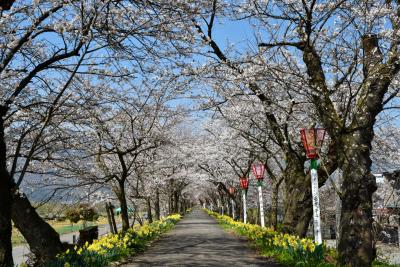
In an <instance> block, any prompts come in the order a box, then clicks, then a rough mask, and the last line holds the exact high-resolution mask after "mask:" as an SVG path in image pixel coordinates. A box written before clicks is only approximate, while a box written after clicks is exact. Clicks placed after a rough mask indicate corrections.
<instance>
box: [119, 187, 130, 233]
mask: <svg viewBox="0 0 400 267" xmlns="http://www.w3.org/2000/svg"><path fill="white" fill-rule="evenodd" d="M118 185H119V188H118V192H117V196H118V200H119V204H120V206H121V220H122V231H123V232H126V231H127V230H128V229H129V215H128V204H127V202H126V195H125V180H121V181H120V182H119V183H118Z"/></svg>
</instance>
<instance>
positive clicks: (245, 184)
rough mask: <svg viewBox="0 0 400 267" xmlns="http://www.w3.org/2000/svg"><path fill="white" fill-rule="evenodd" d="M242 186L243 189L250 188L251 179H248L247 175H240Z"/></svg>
mask: <svg viewBox="0 0 400 267" xmlns="http://www.w3.org/2000/svg"><path fill="white" fill-rule="evenodd" d="M239 180H240V187H241V188H242V189H243V190H247V189H248V188H249V179H247V178H246V177H240V179H239Z"/></svg>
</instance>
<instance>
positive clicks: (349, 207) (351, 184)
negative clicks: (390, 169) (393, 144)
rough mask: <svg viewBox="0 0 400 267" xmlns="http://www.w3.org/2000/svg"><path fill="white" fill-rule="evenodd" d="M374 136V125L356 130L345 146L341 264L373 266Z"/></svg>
mask: <svg viewBox="0 0 400 267" xmlns="http://www.w3.org/2000/svg"><path fill="white" fill-rule="evenodd" d="M372 137H373V129H372V128H371V129H369V130H365V129H364V130H363V131H357V132H356V133H353V135H352V137H349V138H347V140H348V141H349V142H348V143H347V145H346V147H344V151H346V152H347V153H346V157H345V161H344V164H343V184H342V211H341V217H340V237H339V244H338V251H339V264H340V265H341V266H347V265H350V266H356V267H361V266H371V263H372V261H373V260H374V257H375V256H376V251H375V248H374V246H373V231H372V222H373V218H372V194H373V193H374V192H375V190H376V183H375V177H374V176H373V175H372V173H371V171H370V170H371V163H372V161H371V159H370V149H371V140H372ZM352 139H353V140H352ZM354 144H357V146H355V145H354ZM354 253H356V254H357V257H354Z"/></svg>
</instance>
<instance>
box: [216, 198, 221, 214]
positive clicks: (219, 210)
mask: <svg viewBox="0 0 400 267" xmlns="http://www.w3.org/2000/svg"><path fill="white" fill-rule="evenodd" d="M217 210H218V213H219V214H221V209H220V208H219V199H217Z"/></svg>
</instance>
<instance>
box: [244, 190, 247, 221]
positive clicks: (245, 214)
mask: <svg viewBox="0 0 400 267" xmlns="http://www.w3.org/2000/svg"><path fill="white" fill-rule="evenodd" d="M243 222H244V223H247V207H246V191H243Z"/></svg>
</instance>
